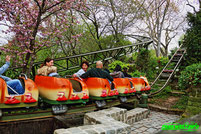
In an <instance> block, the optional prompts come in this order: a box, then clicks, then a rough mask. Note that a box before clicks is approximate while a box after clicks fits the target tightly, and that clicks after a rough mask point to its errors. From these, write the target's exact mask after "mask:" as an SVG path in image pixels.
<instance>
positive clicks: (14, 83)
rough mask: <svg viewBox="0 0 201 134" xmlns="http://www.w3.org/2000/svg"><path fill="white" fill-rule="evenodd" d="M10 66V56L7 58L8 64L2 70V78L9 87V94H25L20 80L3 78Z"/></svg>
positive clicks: (0, 71)
mask: <svg viewBox="0 0 201 134" xmlns="http://www.w3.org/2000/svg"><path fill="white" fill-rule="evenodd" d="M9 66H10V56H8V55H7V56H6V63H5V64H4V65H3V66H2V67H1V68H0V77H1V78H2V79H4V80H5V81H6V83H7V86H8V94H23V93H24V88H23V86H22V84H21V82H20V80H18V79H14V80H12V79H11V78H9V77H6V76H3V75H1V74H3V73H4V72H5V71H6V70H7V69H8V67H9Z"/></svg>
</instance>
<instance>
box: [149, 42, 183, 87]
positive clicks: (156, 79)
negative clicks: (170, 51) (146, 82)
mask: <svg viewBox="0 0 201 134" xmlns="http://www.w3.org/2000/svg"><path fill="white" fill-rule="evenodd" d="M182 45H183V44H182ZM182 45H181V46H180V47H179V48H178V49H177V51H176V52H175V53H174V55H173V56H172V57H171V59H170V60H169V62H168V63H167V64H166V66H165V67H164V68H163V70H162V71H161V72H160V74H159V75H158V76H157V77H156V79H155V80H154V82H153V83H152V84H151V87H152V86H153V85H154V84H155V83H156V81H157V80H158V79H159V77H160V76H161V74H162V73H163V71H164V70H165V68H166V67H167V66H168V65H169V64H170V62H171V61H172V59H173V58H174V56H175V55H176V54H177V52H178V51H179V49H180V48H181V47H182Z"/></svg>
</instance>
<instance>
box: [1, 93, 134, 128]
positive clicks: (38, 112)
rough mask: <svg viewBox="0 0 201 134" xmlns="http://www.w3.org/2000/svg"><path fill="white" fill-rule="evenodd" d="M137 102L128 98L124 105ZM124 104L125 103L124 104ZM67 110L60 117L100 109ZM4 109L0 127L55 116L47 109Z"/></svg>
mask: <svg viewBox="0 0 201 134" xmlns="http://www.w3.org/2000/svg"><path fill="white" fill-rule="evenodd" d="M136 101H137V98H136V96H130V97H129V98H128V100H127V102H126V103H134V102H136ZM120 104H121V102H120V100H118V99H116V100H108V101H107V105H106V106H104V107H103V108H109V107H113V106H118V105H120ZM124 104H125V103H124ZM68 108H69V110H68V111H67V112H66V113H65V114H61V115H69V116H71V115H73V114H79V113H86V112H91V111H95V110H99V109H100V108H97V107H96V104H95V103H89V104H86V105H76V106H73V105H71V106H68ZM8 110H9V109H6V110H4V111H3V116H2V118H1V119H0V125H1V124H2V123H7V122H11V123H12V122H17V121H23V120H33V119H44V118H51V117H54V116H57V115H54V114H52V111H51V108H47V109H45V110H42V109H36V108H35V109H34V108H31V109H26V108H23V109H11V110H9V111H8Z"/></svg>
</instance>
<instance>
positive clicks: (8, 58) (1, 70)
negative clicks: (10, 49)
mask: <svg viewBox="0 0 201 134" xmlns="http://www.w3.org/2000/svg"><path fill="white" fill-rule="evenodd" d="M9 66H10V56H8V55H7V56H6V63H5V64H4V65H3V66H2V67H1V68H0V75H1V74H3V73H4V72H5V71H6V70H7V69H8V67H9Z"/></svg>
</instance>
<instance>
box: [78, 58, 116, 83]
mask: <svg viewBox="0 0 201 134" xmlns="http://www.w3.org/2000/svg"><path fill="white" fill-rule="evenodd" d="M102 68H103V63H102V62H101V61H97V62H96V68H92V69H90V70H89V71H87V72H86V73H84V74H82V75H81V76H80V77H81V78H87V77H98V78H104V79H108V80H110V82H112V81H113V78H112V77H111V76H110V74H109V73H108V72H106V71H104V70H102Z"/></svg>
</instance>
